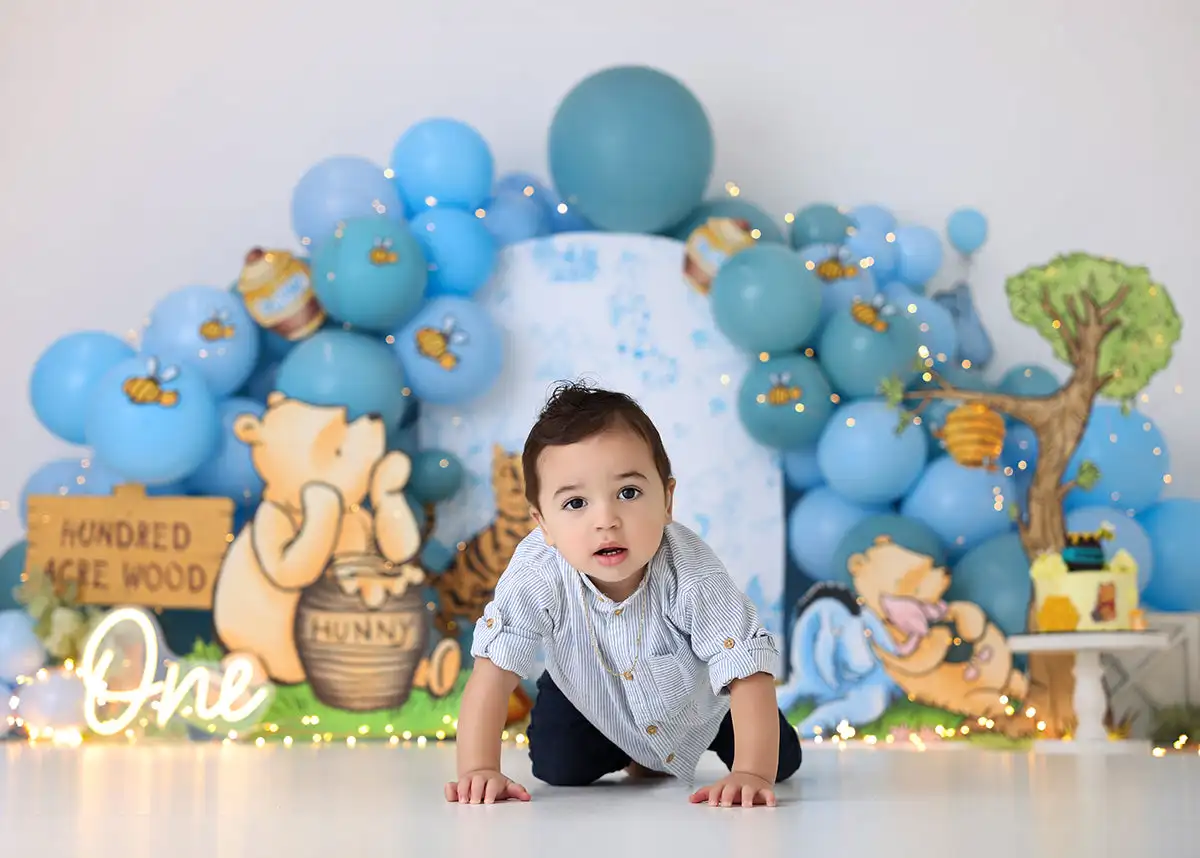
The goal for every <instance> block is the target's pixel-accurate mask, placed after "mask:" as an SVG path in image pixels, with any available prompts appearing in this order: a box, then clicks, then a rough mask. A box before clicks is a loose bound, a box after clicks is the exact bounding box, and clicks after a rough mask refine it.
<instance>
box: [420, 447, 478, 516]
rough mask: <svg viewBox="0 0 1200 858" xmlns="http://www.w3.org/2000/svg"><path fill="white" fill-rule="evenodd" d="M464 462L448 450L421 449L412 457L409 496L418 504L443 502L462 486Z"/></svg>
mask: <svg viewBox="0 0 1200 858" xmlns="http://www.w3.org/2000/svg"><path fill="white" fill-rule="evenodd" d="M465 477H466V472H465V471H464V469H463V463H462V461H461V460H460V459H459V458H458V457H457V456H455V455H454V454H453V453H450V452H447V451H446V450H422V451H421V452H419V453H417V454H416V455H415V456H413V460H412V476H411V477H409V480H408V495H409V497H411V498H412V499H413V500H414V501H416V502H417V503H422V504H426V503H443V502H445V501H448V500H450V498H452V497H454V495H456V494H457V493H458V490H459V489H461V488H462V485H463V480H464V478H465Z"/></svg>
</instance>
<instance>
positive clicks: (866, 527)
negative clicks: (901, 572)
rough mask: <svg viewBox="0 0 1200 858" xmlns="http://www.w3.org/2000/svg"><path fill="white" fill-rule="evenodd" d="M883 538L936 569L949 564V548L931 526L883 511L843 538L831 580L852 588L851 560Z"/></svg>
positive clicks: (833, 565) (832, 567)
mask: <svg viewBox="0 0 1200 858" xmlns="http://www.w3.org/2000/svg"><path fill="white" fill-rule="evenodd" d="M880 536H886V537H888V539H890V540H891V541H892V542H893V543H894V544H896V545H899V546H901V547H903V548H907V549H908V550H909V551H915V552H916V553H917V554H924V555H925V556H926V557H929V558H932V560H933V564H934V565H935V566H943V565H945V563H946V547H945V546H944V545H943V544H942V541H941V538H940V537H939V536H938V535H937V534H936V533H935V532H934V531H933V530H932V529H931V528H930V527H929V526H928V525H926V524H924V523H923V522H920V521H916V520H915V519H911V518H905V517H904V516H902V515H896V514H895V513H890V512H881V513H879V514H878V515H872V516H871V517H869V518H864V519H863V520H862V521H860V522H858V523H856V524H855V525H854V527H852V528H850V530H849V531H847V532H846V535H845V536H844V537H842V539H841V541H840V542H839V543H838V546H837V548H836V549H835V550H834V552H833V558H832V559H831V561H830V567H831V569H832V570H833V573H834V574H833V575H832V576H831V579H832V580H834V581H839V582H841V583H843V584H848V585H851V586H853V584H854V581H853V579H852V578H851V577H850V569H849V565H850V558H851V557H853V556H854V555H855V554H861V553H863V552H864V551H866V550H867V549H868V548H870V547H871V546H872V545H874V544H875V540H876V539H878V538H879V537H880Z"/></svg>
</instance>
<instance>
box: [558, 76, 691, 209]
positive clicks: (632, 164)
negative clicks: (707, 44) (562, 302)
mask: <svg viewBox="0 0 1200 858" xmlns="http://www.w3.org/2000/svg"><path fill="white" fill-rule="evenodd" d="M713 158H714V141H713V131H712V127H711V126H710V125H709V121H708V117H707V115H705V112H704V107H703V106H702V105H701V104H700V102H699V101H698V100H697V99H696V97H695V95H693V94H692V93H691V91H689V90H688V88H687V87H686V86H684V85H683V84H682V83H681V82H680V81H678V80H677V79H675V78H674V77H672V76H670V75H668V74H665V73H663V72H661V71H659V70H657V69H652V68H648V67H646V66H616V67H612V68H607V69H604V70H602V71H599V72H596V73H595V74H592V75H589V76H588V77H586V78H584V79H583V80H582V81H580V82H579V83H578V84H576V86H575V87H574V88H572V89H571V91H570V92H569V93H567V95H566V96H565V97H564V98H563V100H562V101H561V102H560V103H559V105H558V107H557V109H556V110H555V113H554V118H553V120H552V121H551V123H550V132H549V160H550V175H551V176H552V177H553V180H554V186H555V187H556V188H557V189H558V191H559V193H560V194H562V195H563V198H564V199H565V200H566V202H567V204H568V205H570V206H573V207H578V210H579V212H580V213H581V214H582V215H583V216H584V217H586V218H587V219H588V220H590V221H591V222H592V223H594V224H596V226H598V227H600V228H601V229H606V230H612V231H618V232H634V233H658V232H662V231H664V230H667V229H670V228H671V227H672V226H674V225H675V224H677V223H679V222H680V221H682V220H683V219H684V218H685V217H687V215H688V213H689V212H691V211H692V210H693V209H695V208H696V206H698V205H699V204H700V201H701V200H702V199H703V197H704V191H705V188H707V187H708V183H709V179H710V177H711V175H712V169H713Z"/></svg>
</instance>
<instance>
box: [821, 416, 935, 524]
mask: <svg viewBox="0 0 1200 858" xmlns="http://www.w3.org/2000/svg"><path fill="white" fill-rule="evenodd" d="M898 419H899V413H898V412H897V410H896V409H895V408H892V407H891V406H889V405H888V404H887V403H886V402H884V401H883V400H880V399H861V400H858V401H856V402H848V403H846V404H844V405H841V406H839V407H838V409H837V411H835V412H834V414H833V416H832V417H831V418H830V420H829V423H828V425H826V427H825V431H824V432H822V433H821V440H820V442H819V443H818V444H817V464H818V466H819V467H820V468H821V474H822V475H823V476H824V477H825V482H826V484H828V485H829V486H830V487H831V488H834V489H836V490H837V491H838V492H839V493H840V494H842V495H843V496H844V497H847V498H849V499H851V500H854V501H857V502H858V503H864V504H880V503H887V502H890V501H894V500H896V499H897V498H899V497H901V496H902V495H904V493H905V492H907V491H908V490H909V489H910V488H912V486H913V484H914V483H915V482H916V481H917V478H918V477H919V476H920V475H921V469H922V468H923V467H924V466H925V457H926V454H927V451H928V444H927V442H926V440H925V430H924V429H923V428H922V427H921V426H916V425H908V426H906V427H905V428H904V431H903V432H897V431H896V428H897V424H898Z"/></svg>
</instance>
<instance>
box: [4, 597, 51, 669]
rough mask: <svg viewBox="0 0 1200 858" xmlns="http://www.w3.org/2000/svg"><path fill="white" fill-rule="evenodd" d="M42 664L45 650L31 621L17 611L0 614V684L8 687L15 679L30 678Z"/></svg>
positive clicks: (44, 660)
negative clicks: (2, 683) (20, 677)
mask: <svg viewBox="0 0 1200 858" xmlns="http://www.w3.org/2000/svg"><path fill="white" fill-rule="evenodd" d="M45 664H46V649H45V647H43V646H42V642H41V640H39V639H38V636H37V632H36V631H35V630H34V623H33V618H32V617H31V616H29V614H27V613H25V612H24V611H21V610H8V611H0V682H4V683H5V684H7V685H12V684H13V683H15V682H16V680H17V677H18V676H33V675H34V674H35V673H37V672H38V671H39V670H40V669H41V668H42V667H43V666H44V665H45Z"/></svg>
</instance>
